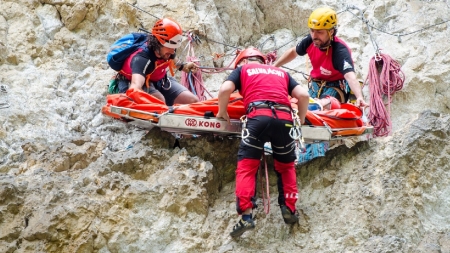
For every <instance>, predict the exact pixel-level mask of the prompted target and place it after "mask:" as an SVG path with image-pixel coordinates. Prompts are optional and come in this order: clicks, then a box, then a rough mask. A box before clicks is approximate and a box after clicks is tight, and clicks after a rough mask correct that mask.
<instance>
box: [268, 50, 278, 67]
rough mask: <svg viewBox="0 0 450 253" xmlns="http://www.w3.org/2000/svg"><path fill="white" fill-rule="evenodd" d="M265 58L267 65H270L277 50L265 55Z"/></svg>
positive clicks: (275, 56)
mask: <svg viewBox="0 0 450 253" xmlns="http://www.w3.org/2000/svg"><path fill="white" fill-rule="evenodd" d="M266 57H267V65H272V63H273V62H275V60H276V59H277V50H275V51H272V52H269V53H267V54H266Z"/></svg>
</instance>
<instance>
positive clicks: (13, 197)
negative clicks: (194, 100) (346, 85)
mask: <svg viewBox="0 0 450 253" xmlns="http://www.w3.org/2000/svg"><path fill="white" fill-rule="evenodd" d="M346 4H347V1H325V0H323V1H318V2H314V3H312V2H305V1H303V2H302V1H273V0H266V1H259V0H206V1H162V2H161V1H153V0H152V1H143V0H134V1H128V2H126V1H125V0H109V1H108V0H77V1H75V0H19V1H13V0H3V1H1V2H0V73H1V74H0V85H1V89H0V252H8V253H12V252H80V253H81V252H101V253H106V252H450V225H449V224H450V204H449V203H450V198H449V193H450V181H449V178H450V175H449V169H450V165H449V152H450V148H449V145H448V143H449V141H450V116H449V112H450V89H449V88H448V87H449V81H448V80H449V79H450V60H449V59H450V42H449V40H448V37H449V34H450V22H449V17H450V2H448V1H446V0H440V1H426V0H414V1H404V0H400V1H394V0H387V1H382V2H381V1H365V0H357V1H354V2H352V4H353V5H355V6H357V7H358V8H359V9H361V10H362V11H363V13H364V19H365V20H367V21H368V23H365V22H363V21H362V18H361V13H359V12H358V11H356V10H351V11H350V10H347V7H348V6H347V5H346ZM132 5H135V6H137V7H139V8H140V9H141V10H139V9H137V8H135V7H133V6H132ZM322 5H329V6H330V7H332V8H334V9H336V10H338V11H339V14H338V18H339V22H340V27H339V33H338V35H339V36H340V37H341V38H343V39H344V40H345V41H346V42H348V45H349V46H350V47H351V49H352V50H353V58H354V61H355V64H356V65H355V66H356V69H357V74H358V78H360V79H365V77H366V76H367V73H368V69H369V61H370V59H371V58H372V57H373V56H374V53H375V50H374V42H376V43H377V45H378V46H379V48H381V49H382V52H383V53H386V54H388V55H390V56H391V57H392V58H393V59H395V60H397V61H398V62H399V63H400V64H401V65H402V70H403V72H404V73H405V75H406V80H405V83H404V87H403V89H402V90H401V91H399V92H397V93H396V94H395V95H394V97H393V98H392V103H391V106H390V113H391V117H392V123H393V131H392V134H391V135H390V136H388V137H384V138H376V139H372V140H371V141H369V142H360V143H357V144H356V145H355V146H354V147H352V148H347V147H345V146H340V147H337V148H335V149H332V150H330V151H329V152H328V153H327V155H326V156H325V157H323V158H319V159H315V160H313V161H311V162H309V163H307V164H306V165H303V166H298V167H297V176H298V177H297V178H298V187H299V191H300V200H299V202H298V208H299V209H300V210H301V220H300V224H299V225H297V226H294V227H292V228H291V227H288V226H286V225H285V224H284V223H283V221H282V217H281V215H280V211H279V209H278V207H277V204H276V203H277V193H276V185H275V176H274V174H273V173H272V172H271V180H270V192H271V199H270V201H271V210H270V213H269V214H265V213H264V211H263V210H262V208H261V205H260V207H259V208H258V209H257V210H256V219H255V220H256V225H257V229H256V230H254V231H252V232H247V233H246V234H244V236H243V237H242V238H241V239H240V240H237V241H235V240H232V239H231V238H230V237H229V235H228V233H229V232H230V231H231V229H232V226H233V225H234V224H235V222H236V220H237V215H236V213H235V203H234V202H235V197H234V169H235V164H236V152H237V146H238V144H239V142H238V141H239V140H236V139H220V138H209V137H200V138H184V139H181V140H179V146H180V147H181V148H180V147H174V144H175V138H174V136H172V135H171V134H168V133H165V132H161V131H160V130H158V129H152V130H151V131H146V130H142V129H138V128H136V127H133V126H130V125H127V124H125V123H123V122H118V121H114V120H112V119H110V118H107V117H105V116H103V115H102V114H101V111H100V109H101V107H102V105H103V104H104V103H105V97H106V92H107V84H108V81H109V79H110V78H111V76H113V75H114V71H112V70H111V69H109V68H108V65H107V63H106V61H105V58H106V53H107V51H108V48H109V46H110V44H111V43H112V42H114V41H115V40H116V39H118V38H119V37H120V36H121V35H123V34H125V33H128V32H133V31H137V29H138V28H140V27H143V28H146V29H149V28H150V27H151V25H152V24H153V23H154V22H155V20H156V18H155V17H163V16H170V17H173V18H175V19H176V20H178V21H179V22H180V23H181V24H182V26H183V29H184V30H186V31H187V30H192V31H194V32H195V33H196V34H198V35H199V36H200V37H201V38H202V43H201V44H200V45H196V46H195V48H194V49H195V53H196V56H197V57H199V58H200V59H201V60H202V62H201V64H202V65H204V66H211V67H212V66H216V67H226V66H227V65H228V64H229V63H230V62H231V61H232V60H233V58H234V54H233V53H234V52H235V48H236V47H240V48H244V47H246V46H250V45H253V46H258V45H260V46H262V49H263V51H264V52H269V51H271V50H275V49H276V50H277V53H278V55H281V53H283V52H284V51H285V50H286V49H288V48H289V47H291V46H294V45H295V44H296V42H297V41H299V40H300V38H301V37H302V36H303V35H304V34H306V33H307V32H308V29H307V27H306V20H307V18H308V15H309V14H310V12H311V11H312V10H313V9H315V8H316V7H319V6H322ZM367 24H369V25H370V26H371V27H372V29H371V31H372V37H371V36H370V34H369V30H368V28H367ZM375 28H376V29H375ZM272 35H273V37H272V39H269V38H270V36H272ZM182 48H184V46H183V47H182ZM185 54H186V52H185V51H184V52H181V53H180V55H181V56H185ZM221 54H225V56H224V57H221V58H219V59H214V56H215V55H221ZM287 67H289V68H292V69H295V70H297V71H302V72H308V70H309V65H308V63H307V59H305V58H303V57H298V58H297V59H296V60H295V61H293V62H291V63H289V64H288V65H287ZM290 72H291V73H292V74H293V76H294V77H295V78H296V79H297V80H298V81H300V82H302V83H305V80H304V78H303V76H302V75H301V74H299V73H297V72H295V71H290ZM228 73H229V72H228ZM178 75H179V74H177V77H178ZM226 75H227V72H224V73H219V74H204V75H203V78H204V81H205V84H206V85H207V88H208V90H209V91H210V92H211V93H212V94H216V93H217V90H218V88H219V86H220V84H221V82H222V81H223V79H224V78H225V77H226ZM364 92H365V95H366V96H367V98H368V96H369V94H370V90H369V89H368V88H367V87H366V88H365V89H364ZM205 150H206V151H205ZM269 165H270V161H269Z"/></svg>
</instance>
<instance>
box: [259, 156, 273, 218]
mask: <svg viewBox="0 0 450 253" xmlns="http://www.w3.org/2000/svg"><path fill="white" fill-rule="evenodd" d="M262 158H263V159H262V160H264V166H263V164H262V163H261V164H260V167H259V173H258V174H259V179H260V182H261V195H262V202H263V207H264V212H265V213H266V214H268V213H269V212H270V195H269V172H268V170H267V161H266V156H265V155H264V153H263V156H262ZM264 179H265V180H264ZM264 181H265V182H264ZM264 183H265V184H264ZM264 188H265V189H264Z"/></svg>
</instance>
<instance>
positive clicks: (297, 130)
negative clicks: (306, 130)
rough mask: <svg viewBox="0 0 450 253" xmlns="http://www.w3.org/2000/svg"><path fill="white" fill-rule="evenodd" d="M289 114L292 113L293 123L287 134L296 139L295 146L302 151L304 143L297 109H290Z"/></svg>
mask: <svg viewBox="0 0 450 253" xmlns="http://www.w3.org/2000/svg"><path fill="white" fill-rule="evenodd" d="M291 114H292V121H293V123H294V124H293V126H292V128H291V130H289V136H291V138H292V139H294V140H296V143H298V146H297V145H296V148H298V149H300V150H301V151H304V150H305V144H304V139H303V136H302V130H301V123H300V119H299V118H298V110H297V109H292V110H291Z"/></svg>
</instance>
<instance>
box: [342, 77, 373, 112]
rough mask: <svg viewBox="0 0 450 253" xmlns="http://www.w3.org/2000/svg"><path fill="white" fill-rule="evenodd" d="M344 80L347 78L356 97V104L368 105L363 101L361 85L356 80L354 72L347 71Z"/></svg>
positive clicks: (360, 105)
mask: <svg viewBox="0 0 450 253" xmlns="http://www.w3.org/2000/svg"><path fill="white" fill-rule="evenodd" d="M344 78H345V80H347V82H348V85H349V86H350V89H351V90H352V91H353V94H355V97H356V103H355V105H356V106H359V107H365V106H368V104H367V103H366V101H364V97H363V95H362V90H361V85H359V82H358V80H357V79H356V75H355V72H348V73H346V74H345V75H344Z"/></svg>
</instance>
